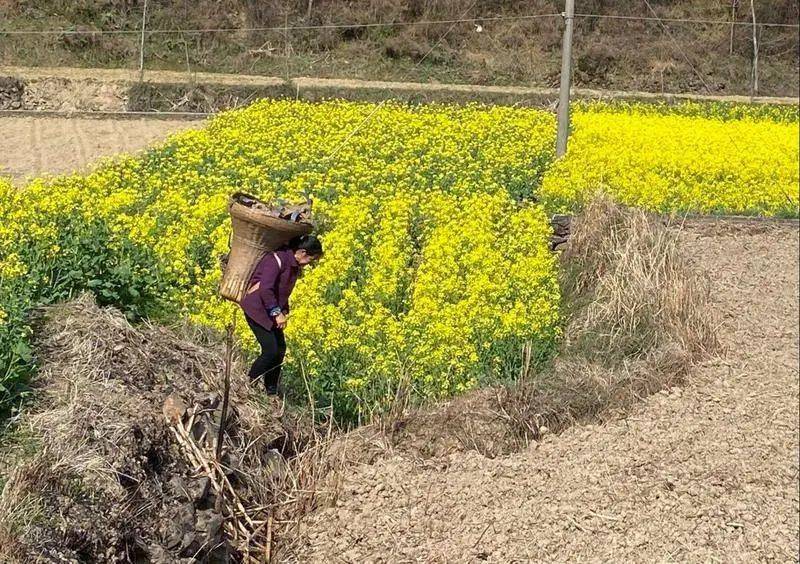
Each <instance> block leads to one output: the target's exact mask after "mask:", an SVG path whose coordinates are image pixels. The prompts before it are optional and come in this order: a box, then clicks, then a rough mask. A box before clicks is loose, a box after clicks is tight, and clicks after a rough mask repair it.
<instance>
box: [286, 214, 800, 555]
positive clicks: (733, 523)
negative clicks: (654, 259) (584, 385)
mask: <svg viewBox="0 0 800 564" xmlns="http://www.w3.org/2000/svg"><path fill="white" fill-rule="evenodd" d="M683 241H684V243H685V247H686V249H687V252H688V253H690V254H691V255H692V256H693V257H694V258H693V261H694V262H695V263H696V264H697V266H698V268H700V269H702V270H703V271H705V272H706V273H707V274H708V275H709V276H710V278H711V280H712V285H713V290H712V291H713V297H714V301H715V302H716V303H717V304H718V306H719V308H720V310H721V313H722V315H723V319H724V324H723V326H722V328H721V338H722V341H723V343H724V345H725V346H726V348H727V353H726V354H725V355H724V356H723V357H722V358H717V359H714V360H712V361H709V362H707V363H705V364H704V365H703V366H701V367H699V369H698V372H697V374H696V375H695V378H694V383H693V384H692V385H690V386H688V387H687V388H685V389H678V388H675V389H673V390H672V391H667V392H664V393H661V394H659V395H656V396H654V397H651V398H649V399H647V400H646V401H644V402H643V403H642V405H641V407H640V408H639V409H638V410H637V411H636V412H635V413H634V414H633V415H632V416H630V417H628V418H626V419H624V420H618V421H615V422H612V423H610V424H607V425H604V426H582V427H574V428H572V429H570V430H568V431H566V432H565V433H563V434H562V435H560V436H555V437H550V438H548V439H546V440H544V441H543V442H542V443H540V444H537V445H534V446H533V447H532V448H530V449H529V450H527V451H525V452H521V453H519V454H516V455H513V456H509V457H506V458H502V459H494V460H491V459H487V458H484V457H482V456H480V455H478V454H475V453H467V454H458V455H453V456H451V457H450V458H449V459H446V460H440V461H428V462H426V463H424V464H421V463H419V462H415V461H413V460H409V459H405V458H402V457H399V456H397V457H394V458H389V459H383V460H380V461H378V462H377V463H376V464H374V465H371V466H366V465H365V466H361V467H358V468H356V469H354V470H353V471H351V472H350V475H349V476H348V478H347V479H346V482H345V486H344V489H343V493H342V497H341V498H340V500H339V503H338V505H337V506H336V507H334V508H331V509H326V510H323V511H321V512H319V513H318V514H316V515H315V516H314V517H313V518H312V519H311V520H310V522H308V523H307V524H306V527H307V528H306V531H305V532H306V539H305V547H304V549H303V550H302V551H301V554H304V559H305V560H306V561H309V562H327V561H336V562H445V561H447V562H450V561H455V562H476V561H491V562H519V561H542V562H564V561H581V562H583V561H592V562H594V561H599V562H609V561H615V562H656V561H657V562H671V561H692V562H700V561H702V562H792V561H797V554H798V536H797V531H798V497H799V495H798V440H800V437H799V436H798V428H799V426H800V423H799V422H798V410H797V406H798V322H797V320H798V232H797V229H796V228H791V227H789V228H787V227H758V226H755V227H754V226H752V225H751V226H735V227H734V226H731V227H727V228H726V227H724V226H723V227H720V226H719V225H714V224H711V225H705V226H697V227H694V228H689V229H688V230H687V231H686V232H685V233H684V234H683Z"/></svg>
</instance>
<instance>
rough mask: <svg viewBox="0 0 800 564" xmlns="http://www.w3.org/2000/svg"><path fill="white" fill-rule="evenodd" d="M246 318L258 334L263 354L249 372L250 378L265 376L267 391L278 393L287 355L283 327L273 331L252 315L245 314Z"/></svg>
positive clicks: (256, 334)
mask: <svg viewBox="0 0 800 564" xmlns="http://www.w3.org/2000/svg"><path fill="white" fill-rule="evenodd" d="M245 319H247V324H248V325H249V326H250V329H251V330H252V331H253V334H254V335H255V336H256V340H257V341H258V344H259V345H261V356H259V357H258V358H257V359H256V361H255V362H254V363H253V366H252V367H251V368H250V372H249V373H248V375H249V376H250V380H257V379H259V378H263V380H264V387H266V388H267V393H268V394H277V393H278V380H280V377H281V365H282V364H283V358H284V356H286V339H285V338H284V336H283V329H278V328H277V327H273V328H272V330H271V331H268V330H266V329H265V328H263V327H262V326H261V325H259V324H258V323H256V322H255V321H253V320H252V319H250V317H248V316H245Z"/></svg>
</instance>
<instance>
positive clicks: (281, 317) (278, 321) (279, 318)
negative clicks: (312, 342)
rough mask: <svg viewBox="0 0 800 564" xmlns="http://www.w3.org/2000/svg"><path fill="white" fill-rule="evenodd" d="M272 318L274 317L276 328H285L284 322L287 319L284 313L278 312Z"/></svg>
mask: <svg viewBox="0 0 800 564" xmlns="http://www.w3.org/2000/svg"><path fill="white" fill-rule="evenodd" d="M274 319H275V327H277V328H278V329H285V328H286V323H287V322H288V321H289V319H288V318H287V317H286V314H285V313H279V314H278V315H276V316H275V317H274Z"/></svg>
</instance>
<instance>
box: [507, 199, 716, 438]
mask: <svg viewBox="0 0 800 564" xmlns="http://www.w3.org/2000/svg"><path fill="white" fill-rule="evenodd" d="M562 264H563V269H562V274H561V277H562V280H561V285H562V290H563V292H564V302H565V304H566V308H567V314H568V316H569V323H568V325H567V327H566V330H565V335H564V341H563V344H562V349H561V352H560V354H559V356H558V358H557V359H556V362H555V364H554V366H553V369H552V371H550V372H545V373H543V374H539V375H536V376H535V377H533V378H527V379H523V380H521V381H520V382H519V384H518V385H516V386H514V387H511V388H508V389H507V390H504V391H503V392H502V393H501V400H500V408H501V411H502V413H503V416H504V417H505V418H506V419H507V420H508V421H509V423H510V424H511V425H512V426H513V427H515V428H516V429H517V435H518V436H519V438H520V440H521V441H522V442H525V441H527V440H529V439H536V438H538V437H539V436H540V435H541V434H542V433H543V432H547V431H554V432H557V431H559V430H561V429H563V428H564V427H565V426H566V425H569V424H570V423H572V422H573V421H576V420H585V419H588V418H592V417H597V416H602V417H609V416H615V415H619V414H620V413H624V412H626V411H627V410H628V409H629V408H630V407H631V406H632V405H634V404H636V403H637V402H638V401H639V400H641V398H643V397H646V396H648V395H650V394H652V393H654V392H656V391H658V390H661V389H664V388H669V387H672V386H676V385H679V384H681V383H683V381H684V379H685V377H686V375H687V374H688V373H689V371H690V370H691V368H692V366H693V364H694V363H696V362H697V361H698V360H700V359H702V358H704V357H705V356H707V355H709V354H711V353H712V352H714V351H716V350H717V348H718V346H719V344H718V342H717V337H716V331H715V323H714V315H713V312H712V310H711V306H710V300H709V290H708V284H707V282H706V281H705V280H703V279H701V278H700V277H699V276H698V275H697V274H696V273H695V272H693V271H692V270H691V269H690V268H689V267H688V265H687V262H686V261H685V259H684V258H683V257H682V255H681V250H680V249H679V247H678V245H677V232H676V231H675V230H674V229H669V228H667V227H666V226H664V225H663V224H662V223H660V222H659V221H658V220H657V219H656V218H654V217H653V216H651V215H648V214H647V213H645V212H643V211H641V210H634V209H626V208H622V207H620V206H618V205H616V204H614V203H613V202H611V201H610V200H607V199H604V198H600V199H598V200H596V201H594V202H593V203H592V204H591V205H590V206H588V208H587V209H586V210H585V211H584V212H583V214H582V215H580V216H578V217H577V218H576V219H575V222H574V224H573V235H572V238H571V240H570V243H569V245H568V247H567V250H566V251H565V252H564V254H563V256H562Z"/></svg>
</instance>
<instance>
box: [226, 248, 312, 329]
mask: <svg viewBox="0 0 800 564" xmlns="http://www.w3.org/2000/svg"><path fill="white" fill-rule="evenodd" d="M276 255H277V256H278V257H279V258H280V263H281V265H280V266H278V261H277V260H276V258H275V256H276ZM299 273H300V266H299V265H298V264H297V260H295V258H294V251H292V250H285V251H275V252H274V253H267V254H266V255H264V258H262V259H261V260H260V261H259V263H258V265H256V269H255V270H254V271H253V275H252V276H251V277H250V283H249V284H248V285H247V292H248V293H247V294H245V296H244V298H242V301H241V302H240V304H239V305H241V306H242V309H243V310H244V313H245V314H246V315H247V316H248V317H250V318H251V319H252V320H253V321H255V322H256V323H258V324H259V325H261V326H262V327H263V328H264V329H267V330H268V331H269V330H272V327H273V326H274V325H275V323H274V322H273V320H272V317H270V315H269V313H270V311H273V310H276V309H277V308H280V310H281V311H283V312H284V313H289V295H290V294H291V293H292V290H293V289H294V284H295V282H297V276H298V275H299ZM256 284H258V288H257V289H254V286H255V285H256Z"/></svg>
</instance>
